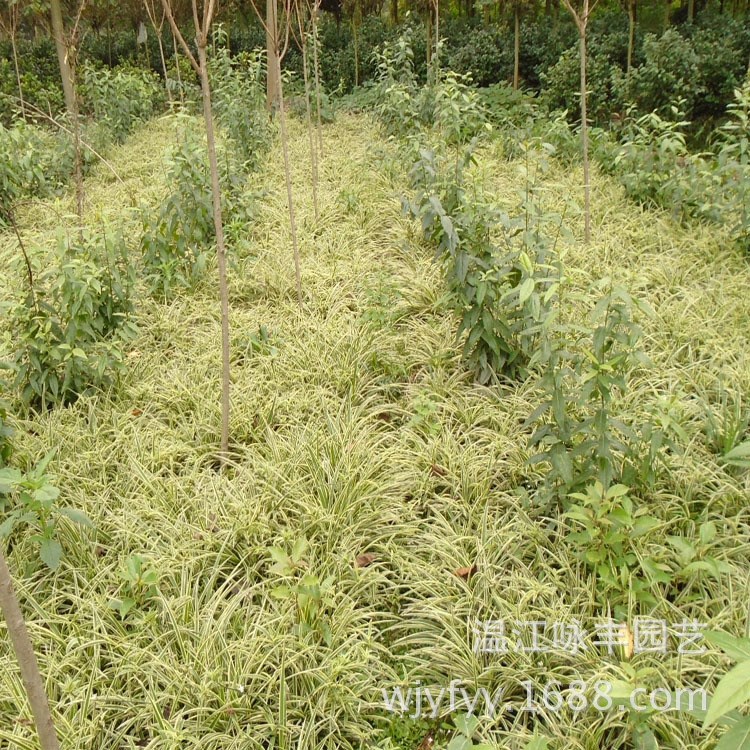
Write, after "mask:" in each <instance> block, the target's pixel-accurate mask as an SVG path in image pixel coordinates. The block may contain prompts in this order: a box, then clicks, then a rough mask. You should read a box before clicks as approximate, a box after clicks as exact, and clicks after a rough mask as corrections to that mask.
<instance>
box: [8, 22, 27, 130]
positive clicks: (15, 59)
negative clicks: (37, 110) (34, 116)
mask: <svg viewBox="0 0 750 750" xmlns="http://www.w3.org/2000/svg"><path fill="white" fill-rule="evenodd" d="M10 46H11V48H12V50H13V66H14V67H15V69H16V83H17V84H18V98H19V99H20V100H21V117H26V105H25V102H24V100H23V85H22V84H21V69H20V68H19V67H18V50H17V49H16V35H15V34H13V35H12V36H11V38H10Z"/></svg>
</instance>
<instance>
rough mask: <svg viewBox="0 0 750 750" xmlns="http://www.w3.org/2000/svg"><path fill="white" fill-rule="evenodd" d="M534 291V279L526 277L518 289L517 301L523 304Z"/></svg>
mask: <svg viewBox="0 0 750 750" xmlns="http://www.w3.org/2000/svg"><path fill="white" fill-rule="evenodd" d="M533 292H534V279H526V280H525V281H524V282H523V284H521V287H520V289H519V290H518V301H519V302H520V303H521V304H523V303H524V302H526V300H527V299H528V298H529V297H531V295H532V294H533Z"/></svg>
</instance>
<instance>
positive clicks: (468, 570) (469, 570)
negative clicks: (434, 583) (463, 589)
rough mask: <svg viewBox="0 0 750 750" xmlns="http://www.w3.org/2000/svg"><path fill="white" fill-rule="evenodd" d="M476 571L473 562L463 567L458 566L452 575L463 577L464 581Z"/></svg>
mask: <svg viewBox="0 0 750 750" xmlns="http://www.w3.org/2000/svg"><path fill="white" fill-rule="evenodd" d="M476 572H477V566H476V563H475V564H474V565H467V566H466V567H465V568H458V569H457V570H454V571H453V575H454V576H458V577H459V578H463V579H464V581H468V580H469V578H471V577H472V576H473V575H474V573H476Z"/></svg>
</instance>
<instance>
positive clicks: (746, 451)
mask: <svg viewBox="0 0 750 750" xmlns="http://www.w3.org/2000/svg"><path fill="white" fill-rule="evenodd" d="M721 460H722V461H723V462H724V463H727V464H729V465H730V466H741V467H745V468H750V440H746V441H745V442H744V443H740V444H739V445H738V446H736V447H735V448H732V450H731V451H729V453H725V454H724V456H723V457H722V459H721Z"/></svg>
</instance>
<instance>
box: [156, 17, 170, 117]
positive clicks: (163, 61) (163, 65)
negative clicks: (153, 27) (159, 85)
mask: <svg viewBox="0 0 750 750" xmlns="http://www.w3.org/2000/svg"><path fill="white" fill-rule="evenodd" d="M156 38H157V39H158V40H159V57H161V69H162V70H163V71H164V88H165V89H166V91H167V99H169V103H170V104H171V103H172V92H171V91H170V90H169V73H168V72H167V59H166V57H164V44H163V43H162V41H161V29H159V30H158V31H157V32H156Z"/></svg>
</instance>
